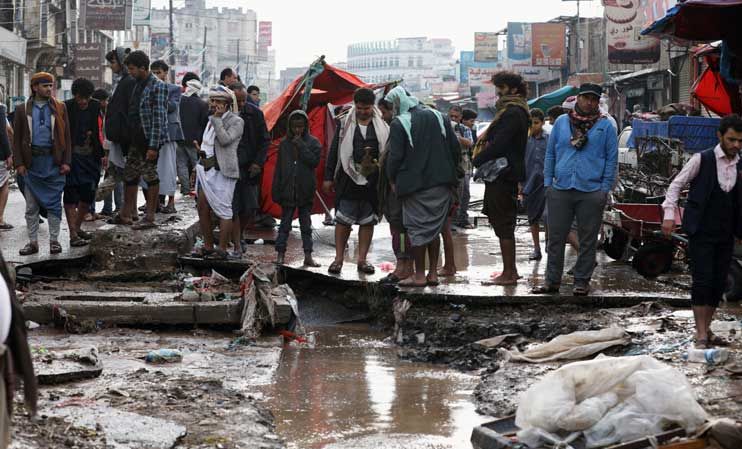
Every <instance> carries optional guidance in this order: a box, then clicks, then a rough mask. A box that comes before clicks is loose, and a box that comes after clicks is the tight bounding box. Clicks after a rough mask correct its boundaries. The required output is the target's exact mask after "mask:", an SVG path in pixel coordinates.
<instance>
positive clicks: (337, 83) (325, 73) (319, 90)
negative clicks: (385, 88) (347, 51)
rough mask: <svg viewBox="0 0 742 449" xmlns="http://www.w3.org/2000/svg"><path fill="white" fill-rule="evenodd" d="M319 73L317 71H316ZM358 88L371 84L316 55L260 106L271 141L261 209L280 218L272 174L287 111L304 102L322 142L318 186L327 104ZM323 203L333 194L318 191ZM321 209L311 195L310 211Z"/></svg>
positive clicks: (327, 139)
mask: <svg viewBox="0 0 742 449" xmlns="http://www.w3.org/2000/svg"><path fill="white" fill-rule="evenodd" d="M318 72H319V73H318ZM307 86H310V89H311V91H310V95H309V96H308V97H307V96H306V91H305V88H306V87H307ZM359 87H374V86H373V85H369V84H367V83H365V82H363V81H361V79H360V78H358V77H357V76H355V75H353V74H351V73H349V72H346V71H343V70H340V69H338V68H336V67H333V66H331V65H329V64H325V63H324V59H322V58H320V60H318V61H317V62H315V63H314V64H312V67H311V68H310V70H309V71H308V72H307V74H306V75H302V76H300V77H299V78H297V79H296V80H294V82H293V83H291V85H289V87H288V88H287V89H286V90H285V91H284V92H283V93H282V94H281V95H280V96H279V97H278V98H277V99H275V100H274V101H272V102H270V103H268V104H266V105H265V107H264V108H263V112H264V114H265V122H266V125H267V126H268V130H269V131H270V133H271V136H272V138H273V142H272V143H271V146H270V148H269V149H268V157H267V159H266V161H265V166H264V168H263V181H262V186H261V191H260V206H261V209H262V210H263V212H265V213H267V214H270V215H272V216H274V217H276V218H280V217H281V207H280V206H279V205H278V204H276V203H274V202H273V199H272V198H271V187H272V184H273V173H274V172H275V166H276V162H277V157H278V155H277V154H278V153H277V151H278V144H279V143H280V142H281V139H282V138H283V137H284V135H285V133H286V121H287V120H288V116H289V114H290V113H291V112H293V111H294V110H296V109H300V108H301V107H302V103H304V102H306V112H307V115H308V116H309V128H310V133H311V134H312V135H313V136H314V137H316V138H317V139H319V141H320V144H322V157H321V159H320V163H319V166H318V167H317V185H318V186H321V185H322V179H323V177H324V172H325V161H326V160H327V152H328V150H329V147H330V144H331V140H332V137H333V135H334V132H335V122H334V120H333V119H332V117H333V115H332V112H333V111H331V110H330V109H329V108H328V104H331V105H343V104H346V103H350V102H351V101H353V93H354V92H355V90H356V89H358V88H359ZM321 195H322V198H323V199H324V201H325V203H327V204H328V205H329V207H332V204H333V202H334V198H333V197H327V195H325V194H323V193H321ZM324 211H325V210H324V208H323V207H322V204H321V202H320V201H319V199H318V198H316V197H315V201H314V207H313V208H312V213H324Z"/></svg>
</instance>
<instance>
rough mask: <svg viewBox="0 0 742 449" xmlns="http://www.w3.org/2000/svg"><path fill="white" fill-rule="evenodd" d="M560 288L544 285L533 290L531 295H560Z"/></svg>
mask: <svg viewBox="0 0 742 449" xmlns="http://www.w3.org/2000/svg"><path fill="white" fill-rule="evenodd" d="M559 287H560V286H559V285H553V284H544V285H540V286H538V287H535V288H534V289H533V290H531V293H533V294H535V295H546V294H554V293H559Z"/></svg>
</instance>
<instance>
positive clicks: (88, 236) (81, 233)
mask: <svg viewBox="0 0 742 449" xmlns="http://www.w3.org/2000/svg"><path fill="white" fill-rule="evenodd" d="M77 236H78V237H80V238H81V239H84V240H93V233H92V232H88V231H83V230H82V229H80V230H79V231H77Z"/></svg>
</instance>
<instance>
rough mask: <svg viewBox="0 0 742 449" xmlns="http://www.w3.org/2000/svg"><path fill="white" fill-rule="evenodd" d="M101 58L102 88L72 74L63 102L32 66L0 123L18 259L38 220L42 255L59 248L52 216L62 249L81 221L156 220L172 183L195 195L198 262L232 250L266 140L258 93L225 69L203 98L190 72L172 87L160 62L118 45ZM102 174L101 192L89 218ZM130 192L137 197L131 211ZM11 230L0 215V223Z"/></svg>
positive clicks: (252, 207)
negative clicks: (19, 97)
mask: <svg viewBox="0 0 742 449" xmlns="http://www.w3.org/2000/svg"><path fill="white" fill-rule="evenodd" d="M106 60H107V61H108V63H109V64H110V66H111V69H112V71H113V74H114V82H113V92H112V93H111V94H110V95H109V93H108V92H106V91H104V90H95V86H94V85H93V83H92V82H91V81H89V80H87V79H84V78H79V79H76V80H75V81H74V82H73V83H72V88H71V93H72V95H73V98H72V99H70V100H67V101H65V102H62V101H59V100H57V99H56V98H54V96H53V91H54V84H55V79H54V76H53V75H51V74H49V73H45V72H40V73H36V74H35V75H33V76H32V77H31V80H30V84H31V92H32V95H31V97H30V98H29V100H28V101H27V102H26V103H25V104H21V105H18V106H17V107H16V109H15V111H14V114H13V120H12V123H10V122H9V123H8V126H7V127H1V128H2V129H0V159H2V160H3V164H2V167H0V168H1V170H0V181H2V189H0V210H4V208H5V203H6V202H7V194H8V193H7V188H8V182H7V181H8V169H9V168H10V167H15V169H16V172H17V175H18V176H17V182H18V185H19V188H20V190H21V192H22V193H23V195H24V197H25V200H26V214H25V215H26V227H27V230H28V239H29V241H28V243H27V244H26V245H25V246H24V247H23V248H22V249H21V250H20V251H19V252H20V254H21V255H31V254H36V253H38V252H39V241H38V231H39V224H40V223H43V218H42V217H44V218H46V220H47V221H48V226H49V252H50V253H51V254H57V253H60V252H61V251H62V245H61V243H60V241H59V235H60V224H61V220H62V211H64V214H65V216H66V220H67V225H68V229H69V237H70V241H69V245H70V247H81V246H85V245H88V243H89V241H90V240H91V239H92V234H91V233H90V232H87V231H85V230H83V229H82V224H83V222H85V221H86V220H88V221H91V220H95V219H98V218H102V217H108V220H109V222H110V223H112V224H118V225H127V226H131V227H132V230H134V231H138V230H143V229H148V228H153V227H156V226H157V224H156V222H155V214H156V213H163V214H176V213H177V210H176V209H175V195H176V191H177V190H178V183H180V193H181V194H182V195H190V194H191V192H192V188H193V187H195V189H196V190H197V191H198V192H199V193H202V194H198V195H196V196H197V198H198V201H197V208H198V211H199V216H200V219H201V223H202V228H203V229H202V230H203V231H204V232H203V233H204V240H205V245H204V247H203V249H202V253H203V255H204V257H209V258H226V257H227V247H228V245H229V244H232V246H233V251H232V255H233V256H234V257H241V251H242V244H241V241H242V232H243V230H244V228H245V227H246V226H247V225H248V224H250V222H251V219H252V218H253V217H254V215H255V213H256V211H257V210H258V209H259V205H258V193H257V188H258V179H259V175H260V173H261V171H262V166H263V163H264V162H265V157H266V152H267V149H268V145H269V143H270V135H269V133H268V130H267V128H266V125H265V119H264V117H263V114H262V112H261V110H260V108H259V101H260V100H259V99H260V91H259V89H258V88H257V87H256V86H250V87H246V86H244V85H243V84H242V83H241V82H240V81H239V79H238V77H237V76H236V75H235V73H234V72H233V71H232V70H231V69H225V70H224V71H223V72H222V74H221V81H220V84H219V85H217V86H216V87H214V88H212V89H210V90H209V91H208V103H207V102H206V101H204V100H203V99H202V98H201V95H202V92H203V90H204V86H203V85H202V84H201V82H200V80H199V77H198V75H196V74H194V73H187V74H186V75H185V76H184V77H183V80H182V82H181V85H175V84H170V83H168V82H167V80H168V77H169V70H170V68H169V67H168V65H167V64H166V63H165V62H164V61H159V60H158V61H154V62H150V60H149V57H148V56H147V55H146V54H145V53H144V52H142V51H133V52H131V51H129V50H128V49H124V48H121V47H119V48H116V49H115V50H112V51H111V52H109V53H108V54H107V55H106ZM3 112H4V111H3ZM3 116H5V115H4V114H3ZM102 173H104V178H105V180H106V182H107V183H108V185H109V186H111V185H112V188H109V189H107V190H108V193H107V194H106V195H105V200H104V206H103V209H102V210H101V212H100V214H98V213H96V211H95V199H96V192H97V190H98V186H99V183H100V182H101V177H102V176H101V174H102ZM140 189H141V190H142V192H143V194H144V197H145V199H146V202H145V204H144V205H143V206H142V207H137V198H138V196H139V190H140ZM114 205H115V209H114ZM140 211H142V212H144V214H143V216H142V217H141V219H140V217H139V212H140ZM212 214H214V215H216V217H217V218H218V219H219V220H220V228H221V231H222V232H221V233H220V242H219V245H218V246H214V244H213V239H212V238H211V215H212ZM0 218H2V214H0ZM11 227H12V226H11V225H9V224H6V223H5V222H4V220H2V219H0V228H3V229H9V228H11Z"/></svg>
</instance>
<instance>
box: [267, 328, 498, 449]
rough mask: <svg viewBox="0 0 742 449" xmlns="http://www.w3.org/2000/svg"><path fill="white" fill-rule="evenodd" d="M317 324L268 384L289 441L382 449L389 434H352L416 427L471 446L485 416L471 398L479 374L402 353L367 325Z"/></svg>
mask: <svg viewBox="0 0 742 449" xmlns="http://www.w3.org/2000/svg"><path fill="white" fill-rule="evenodd" d="M317 330H318V332H319V337H318V342H317V347H316V348H315V349H308V348H287V349H285V350H284V353H283V356H282V357H283V359H282V361H281V365H280V367H279V369H278V371H277V373H276V378H275V382H274V383H273V384H272V385H271V386H269V387H266V390H265V393H266V401H267V404H266V405H267V406H268V407H269V408H270V409H271V410H272V411H273V413H274V415H275V417H276V425H277V431H278V434H279V435H280V436H281V437H282V438H284V439H285V440H286V441H287V443H288V444H289V447H292V448H302V449H303V448H312V449H315V448H316V449H319V448H324V447H326V446H327V445H329V444H331V443H336V444H333V445H332V447H333V448H335V447H348V448H350V447H352V448H356V449H360V448H363V447H373V448H374V449H382V448H385V447H394V446H385V445H384V444H383V443H382V444H379V441H383V440H384V439H383V438H381V439H380V440H379V439H374V438H371V439H370V440H369V441H376V442H375V443H374V444H373V445H371V446H366V444H364V443H362V442H359V441H357V440H356V441H353V440H354V439H356V438H360V437H369V436H373V435H385V436H386V435H409V434H412V435H419V436H420V437H422V436H435V437H436V438H438V439H439V440H443V441H444V442H446V444H448V445H449V446H450V447H451V448H454V447H455V448H465V447H470V445H469V443H468V440H469V436H470V435H471V430H472V428H473V427H474V426H475V425H476V424H478V423H479V422H482V421H483V420H484V418H483V417H480V416H479V415H477V414H476V412H475V411H474V405H473V404H472V402H471V390H472V389H473V387H474V385H475V382H476V378H475V377H473V376H470V375H466V374H461V373H458V372H454V371H450V370H447V369H445V368H443V367H436V366H431V365H425V364H415V363H407V362H402V361H399V360H398V358H397V355H396V349H395V348H394V347H392V346H387V345H384V344H380V343H379V342H380V340H381V339H382V338H383V337H384V336H385V335H383V334H377V333H374V332H372V331H370V330H369V329H368V328H366V327H364V326H352V327H351V326H344V327H342V328H337V327H335V328H320V329H317ZM420 441H421V442H422V441H424V438H420ZM343 442H347V444H348V445H347V446H344V445H343ZM390 444H391V440H390ZM405 447H408V448H415V447H429V446H427V445H425V446H422V445H421V446H415V445H405ZM440 447H447V446H445V445H444V446H440Z"/></svg>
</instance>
